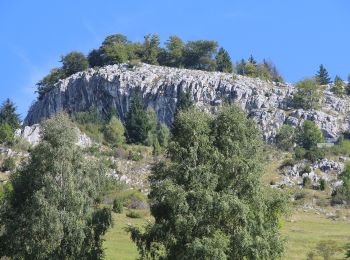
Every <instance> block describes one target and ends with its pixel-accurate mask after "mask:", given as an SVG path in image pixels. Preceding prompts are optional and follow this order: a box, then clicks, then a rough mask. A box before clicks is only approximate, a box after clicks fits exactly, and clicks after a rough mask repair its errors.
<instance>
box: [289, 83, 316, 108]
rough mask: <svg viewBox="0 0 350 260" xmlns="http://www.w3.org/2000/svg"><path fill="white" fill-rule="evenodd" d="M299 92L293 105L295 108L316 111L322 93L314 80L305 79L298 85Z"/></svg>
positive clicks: (295, 95)
mask: <svg viewBox="0 0 350 260" xmlns="http://www.w3.org/2000/svg"><path fill="white" fill-rule="evenodd" d="M296 88H297V92H296V93H295V94H294V97H293V100H292V103H293V106H294V107H295V108H302V109H315V108H317V105H318V102H319V96H320V93H319V92H320V91H319V87H318V85H317V83H316V81H315V80H314V79H305V80H303V81H300V82H298V83H297V84H296Z"/></svg>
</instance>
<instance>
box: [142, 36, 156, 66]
mask: <svg viewBox="0 0 350 260" xmlns="http://www.w3.org/2000/svg"><path fill="white" fill-rule="evenodd" d="M159 44H160V39H159V35H157V34H147V35H146V36H145V40H144V42H143V56H142V61H143V62H145V63H148V64H153V65H157V64H158V54H159V52H160V48H159Z"/></svg>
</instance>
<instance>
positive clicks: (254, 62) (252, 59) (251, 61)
mask: <svg viewBox="0 0 350 260" xmlns="http://www.w3.org/2000/svg"><path fill="white" fill-rule="evenodd" d="M248 62H250V63H251V64H253V65H256V60H255V59H254V57H253V55H252V54H250V56H249V58H248Z"/></svg>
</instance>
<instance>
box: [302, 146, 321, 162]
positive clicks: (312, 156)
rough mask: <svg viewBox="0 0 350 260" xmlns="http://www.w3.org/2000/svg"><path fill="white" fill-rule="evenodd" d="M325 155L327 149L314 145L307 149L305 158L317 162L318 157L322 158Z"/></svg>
mask: <svg viewBox="0 0 350 260" xmlns="http://www.w3.org/2000/svg"><path fill="white" fill-rule="evenodd" d="M324 156H325V151H324V150H323V149H320V148H317V147H314V148H312V149H310V150H308V151H306V153H305V156H304V158H305V159H308V160H310V161H311V162H315V161H317V160H318V159H322V158H324Z"/></svg>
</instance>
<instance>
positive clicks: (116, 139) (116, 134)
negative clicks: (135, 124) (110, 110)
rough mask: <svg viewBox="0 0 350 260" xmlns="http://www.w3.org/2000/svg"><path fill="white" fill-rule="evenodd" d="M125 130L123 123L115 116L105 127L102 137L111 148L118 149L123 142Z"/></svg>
mask: <svg viewBox="0 0 350 260" xmlns="http://www.w3.org/2000/svg"><path fill="white" fill-rule="evenodd" d="M124 134H125V129H124V125H123V123H122V122H121V121H120V120H119V119H117V118H116V117H115V116H112V117H111V120H110V121H109V122H108V124H107V125H106V126H105V130H104V137H105V140H106V141H107V142H108V143H109V144H111V145H112V146H116V147H119V146H121V145H122V144H123V143H124V142H125V136H124Z"/></svg>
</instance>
